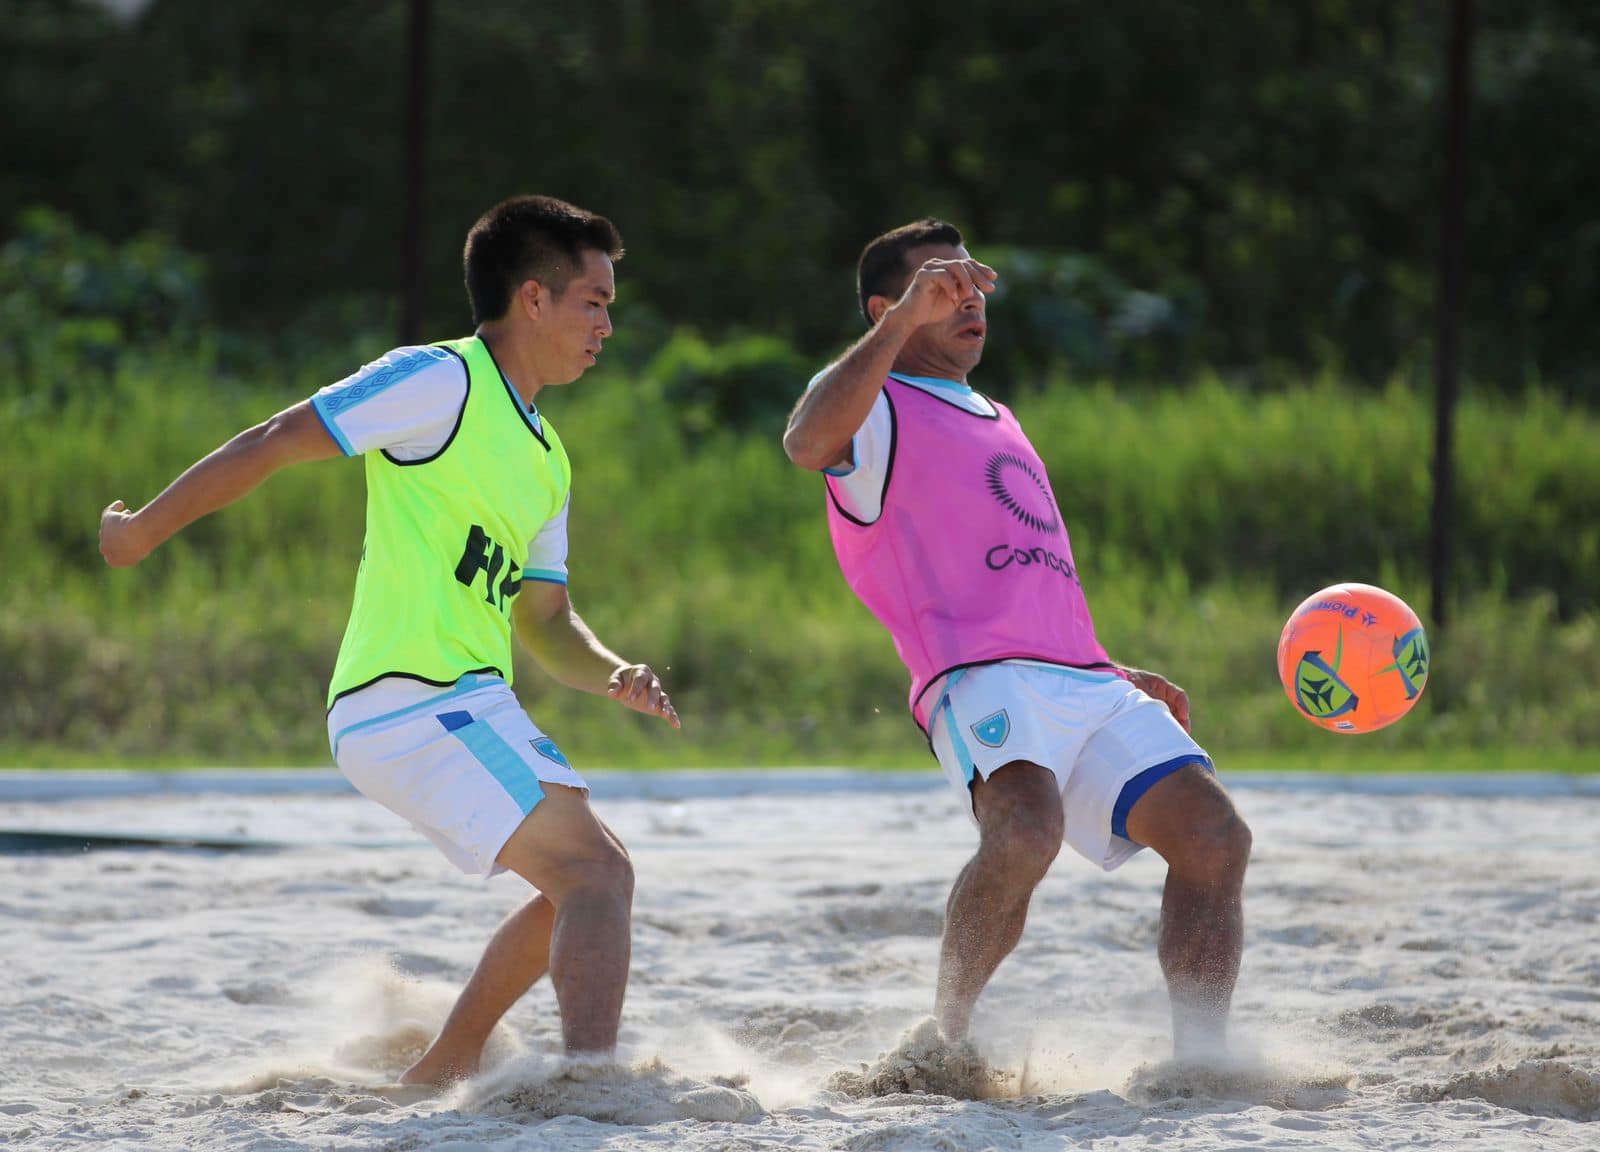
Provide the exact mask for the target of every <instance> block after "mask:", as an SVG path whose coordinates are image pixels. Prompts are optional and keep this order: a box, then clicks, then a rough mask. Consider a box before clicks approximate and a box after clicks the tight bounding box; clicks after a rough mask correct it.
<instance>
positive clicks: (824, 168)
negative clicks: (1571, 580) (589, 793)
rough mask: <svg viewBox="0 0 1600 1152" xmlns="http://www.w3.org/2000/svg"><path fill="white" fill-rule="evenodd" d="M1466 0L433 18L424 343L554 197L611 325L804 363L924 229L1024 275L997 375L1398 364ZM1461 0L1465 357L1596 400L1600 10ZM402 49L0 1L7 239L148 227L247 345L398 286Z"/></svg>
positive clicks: (940, 0) (374, 19) (1416, 317)
mask: <svg viewBox="0 0 1600 1152" xmlns="http://www.w3.org/2000/svg"><path fill="white" fill-rule="evenodd" d="M122 7H126V6H122ZM135 7H136V8H137V6H135ZM1447 10H1448V5H1447V4H1446V3H1444V0H1435V2H1426V3H1425V2H1401V3H1396V2H1394V0H1305V2H1303V3H1295V4H1283V3H1270V2H1268V0H1203V2H1202V0H1193V2H1180V0H1127V2H1126V3H1120V4H1113V5H1107V4H1091V3H1088V2H1087V0H998V2H995V3H988V4H977V5H974V4H971V3H955V2H953V0H923V2H922V3H919V4H917V5H906V4H899V3H882V4H878V3H858V2H843V0H817V2H814V3H804V2H800V0H716V2H713V0H672V2H670V3H669V2H667V0H597V2H596V3H591V4H581V5H580V4H536V3H526V2H521V3H516V2H511V0H479V2H475V3H471V4H438V5H436V9H435V12H434V18H433V21H432V27H431V29H430V38H429V51H430V58H429V64H430V75H431V78H432V91H431V94H430V96H431V98H430V101H429V103H428V106H427V108H426V110H425V114H426V117H427V128H428V136H429V140H430V165H429V171H428V180H427V187H428V190H429V195H428V199H427V202H426V204H425V206H424V207H425V218H426V220H427V221H428V226H427V229H426V232H425V235H423V237H422V254H421V259H422V261H423V266H424V268H425V269H426V271H427V284H428V291H427V296H426V298H425V301H424V317H425V321H426V325H427V328H428V329H429V330H430V331H435V332H437V333H439V334H445V333H449V332H453V331H456V330H458V329H460V328H462V327H463V326H464V325H465V323H466V314H465V307H464V303H463V299H462V293H461V290H460V285H459V274H458V258H459V245H460V240H461V237H462V235H463V233H464V231H465V228H466V226H467V224H468V223H470V221H471V220H472V218H473V217H474V216H475V215H476V214H477V212H479V211H480V210H481V209H482V208H484V207H486V206H487V204H488V203H490V202H492V201H493V200H494V199H497V198H499V197H500V196H502V195H505V194H508V193H510V192H513V191H518V190H538V191H546V192H550V193H553V194H556V195H561V196H565V197H567V198H569V199H572V200H575V201H578V202H580V203H582V204H584V205H586V206H590V207H593V208H595V209H596V210H599V211H603V212H605V213H606V214H608V215H610V216H611V217H612V218H613V219H615V220H616V221H617V223H618V224H619V226H620V227H621V229H622V231H623V234H624V236H625V237H626V239H627V241H628V243H629V245H630V253H629V255H628V258H627V261H626V264H625V266H624V269H623V270H622V271H623V276H622V293H623V296H622V300H623V303H624V304H625V305H629V306H639V305H642V306H644V307H642V308H640V309H639V313H643V312H649V313H653V314H654V315H655V316H657V317H659V318H660V319H661V320H662V321H664V322H666V323H671V324H694V325H696V326H698V327H700V328H701V329H702V330H703V331H705V332H707V333H710V334H713V335H718V334H726V333H729V332H732V331H736V330H744V331H761V332H770V333H773V334H776V335H778V336H780V337H783V338H784V339H786V340H788V341H790V342H791V343H793V344H794V345H795V346H796V347H797V348H799V349H801V350H802V351H803V352H804V353H805V354H807V355H815V354H817V353H821V352H826V351H828V350H831V349H832V348H833V347H836V346H837V345H838V343H839V342H840V341H842V340H843V339H846V338H848V337H849V336H850V335H852V334H853V333H854V332H855V331H857V330H858V320H857V318H856V317H855V315H854V303H853V297H852V291H851V276H852V269H853V264H854V259H855V256H856V254H857V252H858V251H859V249H860V246H861V244H862V243H863V242H864V241H865V240H866V239H867V238H869V237H870V236H872V235H873V234H875V233H876V232H878V231H880V230H882V229H883V228H885V227H888V226H890V225H893V224H896V223H900V222H903V221H904V220H905V219H908V218H910V217H912V216H914V215H919V214H924V213H932V214H938V215H944V216H947V217H949V218H950V219H952V220H954V221H955V222H956V223H958V224H959V225H961V226H962V227H963V228H964V229H965V230H966V231H967V232H968V235H969V238H970V240H971V242H972V245H973V246H974V248H976V249H977V250H978V251H979V253H980V255H981V254H985V253H996V254H1005V255H1006V256H1007V257H1008V266H1007V269H1006V271H1008V272H1010V273H1012V274H1011V275H1010V282H1011V285H1012V289H1013V295H1012V299H1013V301H1014V308H1013V312H1012V316H1013V317H1014V319H1013V323H1012V329H1013V331H1012V333H1011V336H1010V338H1011V340H1012V344H1011V345H1010V346H1009V347H1008V359H1007V360H1006V365H1007V367H1008V368H1009V369H1010V370H1011V371H1012V372H1013V373H1023V372H1026V371H1028V370H1030V369H1033V368H1035V367H1038V366H1041V365H1042V364H1044V363H1045V362H1048V361H1051V360H1059V361H1065V362H1066V363H1068V364H1070V365H1073V366H1075V367H1077V368H1080V369H1083V370H1086V371H1094V372H1101V373H1111V374H1124V375H1127V374H1132V375H1145V376H1153V377H1159V378H1162V379H1181V378H1183V377H1184V376H1186V375H1188V374H1190V373H1192V372H1194V371H1196V370H1198V369H1200V368H1202V367H1215V368H1220V369H1222V370H1225V371H1228V372H1230V373H1237V374H1245V375H1254V376H1258V377H1261V378H1263V379H1265V380H1267V381H1268V382H1271V381H1272V380H1274V379H1282V378H1289V377H1293V376H1298V375H1301V374H1303V373H1305V372H1306V371H1308V370H1320V369H1324V368H1334V369H1336V370H1339V371H1341V372H1343V373H1346V374H1348V375H1349V376H1351V377H1354V378H1357V379H1362V380H1370V381H1380V380H1383V379H1385V378H1387V377H1389V376H1390V375H1392V374H1393V373H1395V372H1396V371H1416V370H1417V369H1419V368H1422V367H1425V365H1426V363H1427V356H1428V354H1429V352H1430V349H1431V340H1432V311H1431V309H1432V303H1433V292H1434V284H1433V272H1432V269H1433V260H1434V255H1435V252H1436V247H1437V239H1438V233H1437V226H1438V222H1437V219H1436V217H1437V203H1438V199H1437V183H1438V180H1439V178H1440V167H1441V158H1440V152H1439V146H1440V145H1439V132H1438V125H1439V120H1440V101H1441V99H1442V93H1443V90H1444V42H1445V37H1446V31H1447V30H1446V21H1447V15H1448V11H1447ZM1477 10H1478V16H1477V23H1478V34H1477V39H1476V46H1475V51H1474V54H1473V61H1472V63H1473V71H1474V97H1475V98H1474V105H1473V108H1472V116H1471V120H1470V138H1469V141H1468V145H1469V150H1470V154H1471V157H1472V163H1471V176H1472V183H1471V187H1470V192H1469V195H1468V199H1467V206H1466V218H1465V234H1466V239H1467V249H1466V250H1467V270H1468V279H1467V283H1466V293H1465V300H1464V306H1465V317H1466V324H1465V333H1466V335H1465V349H1464V358H1465V363H1466V365H1467V367H1468V372H1469V376H1470V377H1472V378H1474V379H1476V380H1478V381H1480V382H1484V383H1488V384H1491V385H1494V386H1498V387H1503V388H1508V389H1515V388H1519V387H1522V386H1524V385H1525V384H1526V383H1527V382H1529V381H1530V380H1534V379H1542V380H1544V381H1545V382H1546V383H1548V384H1549V385H1551V386H1553V387H1556V388H1559V389H1561V390H1562V391H1564V392H1567V393H1568V394H1571V395H1578V396H1584V397H1587V398H1589V399H1595V398H1600V336H1597V332H1600V326H1597V325H1596V323H1595V317H1596V316H1597V315H1600V200H1597V199H1596V197H1595V196H1594V194H1593V191H1592V190H1593V188H1594V187H1596V186H1597V183H1600V131H1596V127H1595V126H1596V125H1597V124H1600V5H1597V4H1595V3H1593V2H1592V0H1482V2H1481V3H1479V4H1478V5H1477ZM405 37H406V5H405V3H404V0H319V2H318V3H316V4H298V3H290V4H285V3H281V2H280V0H230V2H229V3H225V4H216V3H202V2H200V0H155V2H154V3H152V4H149V5H148V6H147V7H144V8H142V9H140V10H138V11H137V12H136V14H134V15H132V16H118V15H114V14H112V13H111V12H110V11H108V8H107V7H102V6H100V5H97V4H91V3H87V2H76V3H72V2H67V0H53V2H52V0H0V101H3V114H0V154H3V155H4V156H5V157H6V162H5V164H4V165H3V166H0V227H3V228H6V229H12V228H15V227H16V226H17V225H16V221H17V220H18V219H19V213H20V212H21V210H22V209H24V208H26V207H28V206H30V205H41V204H42V205H49V206H52V207H54V208H56V209H58V210H60V211H61V212H63V213H65V214H66V215H67V216H69V217H70V218H71V219H73V220H74V221H76V222H77V224H78V225H79V226H80V227H82V228H84V229H86V230H89V231H92V232H95V233H99V234H103V235H106V236H108V237H110V238H112V239H121V238H126V237H128V236H131V235H134V234H137V233H139V232H143V231H147V230H156V231H159V232H162V233H165V234H167V235H169V236H171V237H173V238H174V239H175V240H176V242H177V243H178V244H179V245H180V246H181V247H183V248H185V249H188V250H191V251H194V252H197V253H199V254H201V255H202V256H203V257H204V258H205V260H206V264H207V283H208V299H209V307H210V309H211V312H212V318H213V319H214V320H215V321H216V322H218V323H220V324H222V325H225V326H228V327H233V328H239V329H246V330H252V329H253V330H257V331H264V330H271V329H273V328H275V327H277V326H281V325H283V324H285V323H290V322H296V321H303V320H304V319H305V317H306V316H307V315H308V314H325V315H337V314H338V306H339V301H340V300H341V299H344V300H346V301H347V300H348V299H349V298H352V297H361V296H365V297H369V298H393V296H394V294H395V293H396V291H397V289H398V285H399V281H400V276H401V251H402V246H401V242H400V234H401V231H402V227H403V201H404V197H403V177H404V168H403V165H404V146H403V130H404V127H405V115H404V113H405V79H406V55H405V43H406V40H405ZM639 313H635V315H638V314H639ZM1419 378H1421V377H1419Z"/></svg>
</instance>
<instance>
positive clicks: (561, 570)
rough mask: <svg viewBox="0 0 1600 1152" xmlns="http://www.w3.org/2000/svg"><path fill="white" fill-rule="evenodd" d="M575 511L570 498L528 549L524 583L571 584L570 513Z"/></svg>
mask: <svg viewBox="0 0 1600 1152" xmlns="http://www.w3.org/2000/svg"><path fill="white" fill-rule="evenodd" d="M570 507H572V496H571V495H570V494H569V495H568V496H567V498H566V499H565V500H564V501H562V503H561V511H559V512H557V513H556V514H555V515H554V516H552V517H550V519H549V520H547V521H545V525H544V527H543V528H541V529H539V534H538V535H537V536H535V537H534V538H533V543H532V544H530V545H529V546H528V562H527V563H526V564H524V565H523V566H522V578H523V580H525V581H526V580H542V581H544V582H545V583H547V584H565V583H566V582H567V509H568V508H570Z"/></svg>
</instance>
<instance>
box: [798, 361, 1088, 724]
mask: <svg viewBox="0 0 1600 1152" xmlns="http://www.w3.org/2000/svg"><path fill="white" fill-rule="evenodd" d="M883 390H884V395H885V397H886V398H887V399H888V402H889V412H890V419H891V425H892V428H893V434H892V436H891V437H890V445H891V447H890V459H889V467H888V473H887V477H888V478H887V480H886V481H885V490H884V496H883V509H882V512H881V513H880V515H879V516H878V519H877V520H875V521H873V522H872V523H870V524H866V523H863V522H862V521H860V520H857V519H856V518H855V517H853V516H851V515H850V514H849V513H847V512H845V511H844V510H843V509H842V508H840V506H839V503H838V501H837V500H835V499H834V497H833V483H834V481H833V479H832V478H829V479H828V486H829V491H828V496H829V498H828V530H829V533H830V534H831V535H832V537H833V548H834V552H835V553H836V554H837V556H838V557H839V567H840V569H842V570H843V572H844V578H845V582H846V583H848V584H849V585H850V587H851V588H852V589H853V590H854V591H855V594H856V595H857V596H859V597H860V598H861V602H862V603H863V604H865V605H866V606H867V607H868V609H870V610H871V612H872V614H873V615H874V616H876V617H877V618H878V621H879V622H880V623H881V624H883V626H884V627H885V628H887V629H888V630H889V634H890V635H891V636H893V637H894V644H895V649H896V650H897V651H898V652H899V653H900V659H901V660H902V661H903V662H904V663H905V666H906V668H907V669H909V670H910V672H911V694H910V704H911V714H912V716H914V717H915V718H916V721H917V723H918V724H919V725H920V726H921V727H922V728H923V729H924V731H926V729H927V727H928V712H929V709H930V708H931V706H932V704H933V703H934V702H933V701H932V700H930V699H925V698H924V697H925V695H926V693H927V689H928V687H929V685H931V684H933V683H934V682H935V681H937V680H938V679H939V678H940V677H941V676H943V675H945V674H946V673H948V672H951V671H953V670H955V669H957V668H962V667H966V666H969V665H973V664H987V663H993V662H995V661H998V660H1007V659H1033V660H1046V661H1049V662H1051V663H1055V664H1067V665H1072V666H1074V667H1080V668H1084V667H1099V668H1110V667H1113V665H1112V664H1111V662H1110V660H1109V659H1108V658H1107V656H1106V652H1105V649H1104V648H1102V647H1101V646H1100V642H1099V641H1098V640H1096V639H1095V635H1094V621H1093V620H1092V619H1091V618H1090V616H1089V604H1088V602H1087V601H1086V600H1085V599H1084V595H1083V588H1082V586H1081V585H1080V584H1079V583H1078V570H1077V566H1076V565H1075V564H1074V563H1073V560H1072V545H1071V544H1070V543H1069V542H1068V540H1067V529H1066V526H1065V525H1064V524H1063V523H1062V521H1061V512H1060V510H1059V509H1058V508H1057V507H1056V500H1055V494H1054V493H1053V492H1052V491H1051V490H1050V481H1049V479H1048V478H1047V477H1046V476H1045V470H1044V464H1043V462H1042V461H1041V460H1040V459H1039V455H1038V453H1036V452H1035V451H1034V450H1033V445H1032V444H1030V443H1029V442H1028V438H1027V436H1025V435H1024V434H1023V432H1022V427H1021V425H1019V424H1018V423H1017V420H1016V417H1014V416H1013V415H1012V414H1011V411H1010V409H1008V408H1006V407H1005V406H1004V405H1001V404H996V405H995V408H996V410H997V412H996V415H994V416H982V415H978V414H976V413H973V412H969V411H967V410H966V409H964V408H961V407H958V406H956V405H954V404H951V403H949V402H947V401H945V400H942V399H940V398H939V397H937V396H935V395H932V394H930V393H928V392H924V391H923V390H922V389H920V388H913V387H910V386H909V385H906V384H902V383H901V382H900V381H898V380H895V379H894V378H892V377H891V378H889V379H888V380H886V381H885V382H884V388H883Z"/></svg>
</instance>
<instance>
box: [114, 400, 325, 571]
mask: <svg viewBox="0 0 1600 1152" xmlns="http://www.w3.org/2000/svg"><path fill="white" fill-rule="evenodd" d="M338 455H340V451H339V445H338V444H337V443H336V442H335V441H334V439H333V437H332V436H331V435H329V433H328V430H327V428H325V427H324V426H323V423H322V421H321V419H319V418H318V416H317V414H316V412H315V410H313V408H312V407H311V402H310V401H309V400H302V401H301V402H300V403H298V404H296V405H295V406H294V407H292V408H285V409H284V410H283V411H282V412H279V413H278V414H277V415H276V416H273V417H272V418H271V419H269V420H265V421H263V422H262V423H260V424H257V425H256V426H255V427H254V428H247V429H245V430H244V431H243V432H241V433H239V434H238V435H237V436H235V437H234V438H233V439H232V440H229V441H228V442H227V443H226V444H224V445H222V447H220V448H218V449H216V450H215V451H214V452H211V453H210V454H209V455H207V456H205V457H204V458H203V459H201V460H199V461H198V462H196V463H195V464H192V465H191V466H190V467H189V468H188V469H187V470H186V471H185V472H184V473H183V475H181V476H179V477H178V478H177V479H176V480H174V481H173V482H172V483H171V484H169V485H167V488H166V490H165V491H164V492H162V493H161V495H159V496H157V497H156V498H155V499H154V500H152V501H150V503H148V504H146V505H145V506H144V507H143V508H141V509H139V510H138V511H137V512H130V511H128V508H127V506H126V505H125V504H123V502H122V501H121V500H114V501H112V502H111V504H110V505H109V506H108V507H107V508H106V509H105V511H103V512H102V513H100V554H101V555H102V556H104V557H105V558H106V563H108V564H110V565H111V566H112V567H113V568H126V567H128V566H129V565H132V564H137V563H138V562H139V561H141V560H143V559H144V558H145V557H146V556H148V555H149V554H150V553H151V552H153V551H155V549H156V548H158V547H159V546H160V545H162V544H163V543H165V542H166V541H167V540H168V539H169V538H171V537H172V536H174V535H176V534H177V533H178V532H179V531H180V530H181V529H183V528H185V527H187V526H188V525H190V524H192V523H194V522H195V521H196V520H198V519H200V517H202V516H205V515H207V514H208V513H211V512H215V511H216V510H217V509H219V508H226V507H227V506H228V505H229V504H232V503H233V502H234V501H235V500H238V499H240V498H241V497H243V496H244V495H246V494H247V493H249V492H250V491H252V490H253V489H254V488H255V487H256V486H257V485H259V484H260V483H261V482H262V481H263V480H265V479H266V478H267V477H268V476H271V475H272V474H273V473H274V472H277V471H278V470H279V469H281V468H285V467H287V466H288V465H290V464H299V463H303V462H304V461H307V460H326V459H328V458H330V457H333V456H338Z"/></svg>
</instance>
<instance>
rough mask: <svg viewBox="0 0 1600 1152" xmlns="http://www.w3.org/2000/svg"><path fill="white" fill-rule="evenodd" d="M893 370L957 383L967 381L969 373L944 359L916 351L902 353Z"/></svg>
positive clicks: (907, 374) (908, 374)
mask: <svg viewBox="0 0 1600 1152" xmlns="http://www.w3.org/2000/svg"><path fill="white" fill-rule="evenodd" d="M891 371H894V372H898V373H899V374H900V375H901V376H925V377H931V378H932V379H934V380H951V381H954V382H955V383H957V384H965V383H966V382H967V373H966V371H965V370H964V369H962V368H958V367H957V366H955V365H953V364H948V363H945V362H943V361H934V360H931V359H928V358H926V357H923V356H919V355H917V354H915V353H912V354H911V355H906V354H905V353H903V352H902V354H901V355H899V356H896V357H895V359H894V367H893V369H891Z"/></svg>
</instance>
